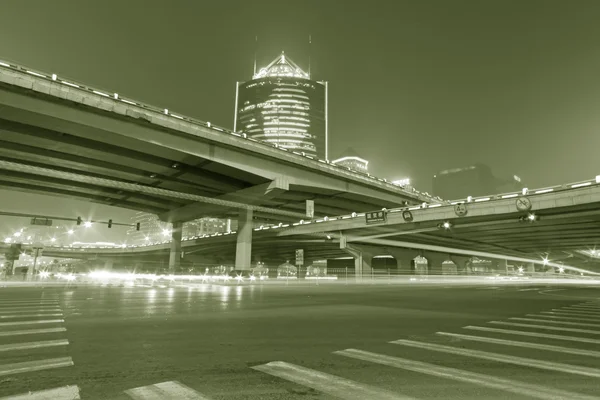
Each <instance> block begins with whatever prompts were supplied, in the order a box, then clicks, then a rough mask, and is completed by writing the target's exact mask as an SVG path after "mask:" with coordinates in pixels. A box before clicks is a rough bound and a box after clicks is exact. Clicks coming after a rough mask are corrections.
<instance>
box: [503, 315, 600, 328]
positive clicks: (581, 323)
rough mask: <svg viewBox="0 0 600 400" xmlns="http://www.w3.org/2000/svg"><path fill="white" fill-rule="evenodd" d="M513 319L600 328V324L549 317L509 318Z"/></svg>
mask: <svg viewBox="0 0 600 400" xmlns="http://www.w3.org/2000/svg"><path fill="white" fill-rule="evenodd" d="M509 319H510V320H513V321H529V322H542V323H545V324H561V325H571V326H588V327H597V328H600V324H590V323H586V322H567V321H552V320H547V319H537V318H521V317H512V318H509Z"/></svg>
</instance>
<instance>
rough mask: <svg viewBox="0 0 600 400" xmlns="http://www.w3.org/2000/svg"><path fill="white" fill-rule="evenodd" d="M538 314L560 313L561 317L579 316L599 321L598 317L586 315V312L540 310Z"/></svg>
mask: <svg viewBox="0 0 600 400" xmlns="http://www.w3.org/2000/svg"><path fill="white" fill-rule="evenodd" d="M540 314H550V315H560V316H563V317H579V318H590V320H592V321H600V318H595V316H594V315H588V314H578V313H572V312H566V311H562V312H559V311H540Z"/></svg>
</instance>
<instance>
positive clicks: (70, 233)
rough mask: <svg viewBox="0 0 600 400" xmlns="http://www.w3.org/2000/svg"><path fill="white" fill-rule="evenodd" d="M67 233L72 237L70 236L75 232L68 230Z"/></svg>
mask: <svg viewBox="0 0 600 400" xmlns="http://www.w3.org/2000/svg"><path fill="white" fill-rule="evenodd" d="M67 233H68V234H69V235H72V234H74V233H75V231H74V230H73V229H69V230H68V231H67Z"/></svg>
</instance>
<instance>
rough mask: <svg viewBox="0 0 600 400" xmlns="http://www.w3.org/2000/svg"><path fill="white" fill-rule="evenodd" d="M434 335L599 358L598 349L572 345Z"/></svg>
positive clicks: (458, 335)
mask: <svg viewBox="0 0 600 400" xmlns="http://www.w3.org/2000/svg"><path fill="white" fill-rule="evenodd" d="M436 335H442V336H450V337H454V338H457V339H462V340H470V341H473V342H482V343H494V344H503V345H506V346H515V347H525V348H528V349H538V350H547V351H554V352H556V353H567V354H577V355H580V356H589V357H598V358H600V351H594V350H582V349H575V348H572V347H563V346H553V345H549V344H538V343H532V342H519V341H516V340H506V339H495V338H489V337H485V336H472V335H462V334H459V333H449V332H436Z"/></svg>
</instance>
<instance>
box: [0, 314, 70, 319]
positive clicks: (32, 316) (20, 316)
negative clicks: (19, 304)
mask: <svg viewBox="0 0 600 400" xmlns="http://www.w3.org/2000/svg"><path fill="white" fill-rule="evenodd" d="M62 316H63V314H62V313H56V314H19V315H0V319H10V318H35V317H62Z"/></svg>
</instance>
